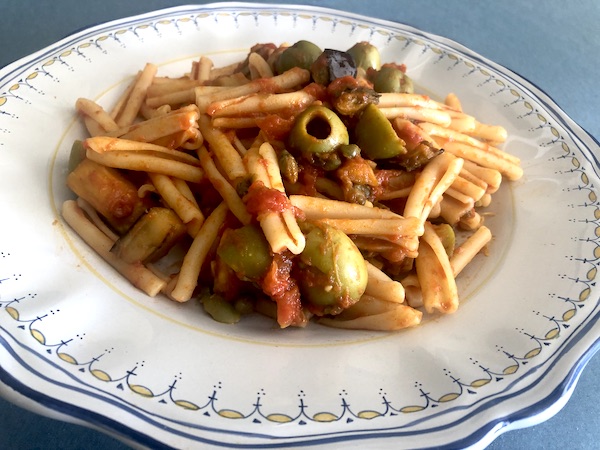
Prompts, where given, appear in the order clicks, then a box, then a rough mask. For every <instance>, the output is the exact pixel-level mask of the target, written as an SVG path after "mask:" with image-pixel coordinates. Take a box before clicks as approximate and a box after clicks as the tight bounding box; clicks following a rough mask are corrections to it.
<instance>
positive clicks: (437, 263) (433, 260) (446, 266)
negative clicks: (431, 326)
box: [415, 224, 458, 314]
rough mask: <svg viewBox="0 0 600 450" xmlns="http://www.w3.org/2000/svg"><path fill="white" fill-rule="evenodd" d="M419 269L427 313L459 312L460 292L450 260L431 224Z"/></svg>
mask: <svg viewBox="0 0 600 450" xmlns="http://www.w3.org/2000/svg"><path fill="white" fill-rule="evenodd" d="M415 267H416V270H417V278H418V280H419V285H420V286H421V290H422V292H423V306H424V308H425V311H427V312H428V313H432V312H434V311H436V310H437V311H440V312H443V313H446V314H448V313H453V312H455V311H456V309H457V308H458V289H457V287H456V280H455V278H454V274H453V273H452V268H451V267H450V260H449V258H448V254H447V253H446V250H445V249H444V246H443V245H442V242H441V241H440V238H439V237H438V235H437V234H436V232H435V231H434V230H433V229H432V228H431V226H430V225H428V224H426V225H425V232H424V233H423V239H422V240H421V242H420V244H419V254H418V256H417V258H416V259H415Z"/></svg>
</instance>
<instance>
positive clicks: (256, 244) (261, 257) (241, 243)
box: [217, 225, 273, 280]
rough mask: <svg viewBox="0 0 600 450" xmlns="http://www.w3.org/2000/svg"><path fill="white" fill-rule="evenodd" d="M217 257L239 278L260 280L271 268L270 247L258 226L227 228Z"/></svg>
mask: <svg viewBox="0 0 600 450" xmlns="http://www.w3.org/2000/svg"><path fill="white" fill-rule="evenodd" d="M217 255H218V256H219V258H221V260H222V261H223V262H224V263H225V264H226V265H227V266H229V267H230V268H231V269H232V270H233V271H234V272H235V273H236V274H237V275H238V276H239V277H240V278H242V279H246V280H258V279H260V278H261V277H262V276H263V275H264V274H265V273H266V272H267V270H268V269H269V267H270V266H271V262H272V260H273V256H272V253H271V247H270V246H269V243H268V242H267V239H266V238H265V235H264V234H263V232H262V230H261V229H260V227H259V226H258V225H245V226H243V227H241V228H237V229H231V228H228V229H227V230H225V232H224V233H223V236H222V237H221V241H220V242H219V246H218V248H217Z"/></svg>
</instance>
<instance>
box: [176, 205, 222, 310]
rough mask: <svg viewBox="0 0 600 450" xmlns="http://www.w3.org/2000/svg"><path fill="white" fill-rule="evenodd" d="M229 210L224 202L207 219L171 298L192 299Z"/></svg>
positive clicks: (189, 252) (188, 255)
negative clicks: (199, 277) (201, 270)
mask: <svg viewBox="0 0 600 450" xmlns="http://www.w3.org/2000/svg"><path fill="white" fill-rule="evenodd" d="M228 211H229V209H228V208H227V204H226V203H225V202H222V203H221V204H220V205H219V206H217V208H215V210H214V211H213V212H212V213H211V214H210V215H209V216H208V217H207V219H206V221H205V222H204V225H202V228H201V229H200V231H199V232H198V234H196V237H195V238H194V240H193V242H192V245H191V246H190V248H189V250H188V252H187V253H186V255H185V257H184V259H183V263H182V265H181V270H180V271H179V274H178V278H177V282H176V284H175V287H174V288H173V291H172V292H171V298H173V299H174V300H176V301H178V302H187V301H188V300H190V299H191V298H192V294H193V293H194V289H196V286H197V285H198V275H199V274H200V269H201V268H202V264H203V263H204V261H205V259H206V256H207V255H208V252H209V251H210V247H211V245H212V243H213V242H214V240H215V239H216V238H217V234H218V233H219V229H220V228H221V226H222V225H223V222H224V221H225V216H226V215H227V212H228Z"/></svg>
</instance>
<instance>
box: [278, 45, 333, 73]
mask: <svg viewBox="0 0 600 450" xmlns="http://www.w3.org/2000/svg"><path fill="white" fill-rule="evenodd" d="M321 52H322V50H321V49H320V48H319V47H318V46H317V45H316V44H313V43H312V42H310V41H305V40H301V41H298V42H296V43H295V44H294V45H292V46H291V47H288V48H286V49H285V50H284V51H283V52H282V53H281V55H279V58H278V59H277V61H276V62H275V70H276V71H277V73H283V72H285V71H287V70H290V69H291V68H293V67H300V68H302V69H306V70H310V66H311V65H312V63H314V62H315V60H316V59H317V58H318V57H319V55H320V54H321Z"/></svg>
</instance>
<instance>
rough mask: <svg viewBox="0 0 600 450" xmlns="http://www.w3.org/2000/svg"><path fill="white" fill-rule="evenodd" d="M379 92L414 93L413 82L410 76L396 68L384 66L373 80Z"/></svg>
mask: <svg viewBox="0 0 600 450" xmlns="http://www.w3.org/2000/svg"><path fill="white" fill-rule="evenodd" d="M372 82H373V88H374V89H375V90H376V91H377V92H380V93H382V92H391V93H406V94H412V93H414V86H413V82H412V80H411V79H410V77H409V76H408V75H406V74H405V73H404V72H402V71H401V70H400V69H398V68H397V67H394V66H383V67H382V68H381V69H380V70H379V71H378V72H377V73H376V74H375V75H374V76H373V79H372Z"/></svg>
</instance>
